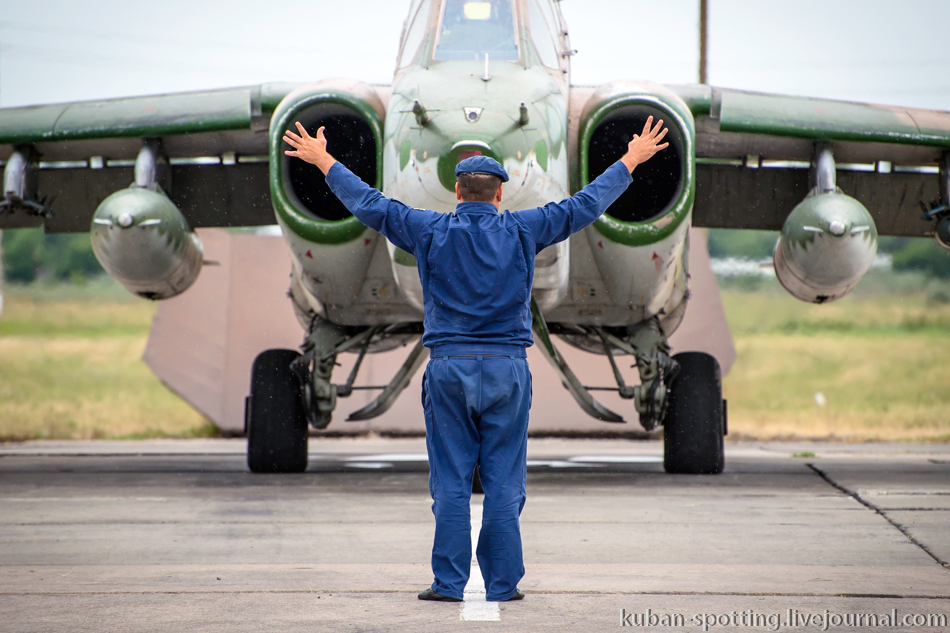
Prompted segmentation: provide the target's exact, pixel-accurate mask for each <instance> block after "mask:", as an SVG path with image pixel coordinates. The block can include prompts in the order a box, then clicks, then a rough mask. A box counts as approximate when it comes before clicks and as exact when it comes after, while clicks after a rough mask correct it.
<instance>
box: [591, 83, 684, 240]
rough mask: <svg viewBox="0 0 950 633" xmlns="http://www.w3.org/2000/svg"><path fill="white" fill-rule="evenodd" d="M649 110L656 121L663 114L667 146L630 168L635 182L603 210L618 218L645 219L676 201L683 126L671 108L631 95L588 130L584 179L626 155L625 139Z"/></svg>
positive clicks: (638, 129) (640, 125) (679, 187)
mask: <svg viewBox="0 0 950 633" xmlns="http://www.w3.org/2000/svg"><path fill="white" fill-rule="evenodd" d="M650 116H652V117H653V120H654V122H657V121H659V120H660V119H663V122H664V125H665V126H666V127H667V128H668V129H669V132H668V133H667V135H666V138H665V139H664V140H665V141H666V142H668V143H669V144H670V146H669V147H668V148H666V149H665V150H663V151H662V152H660V153H659V154H657V155H656V156H654V157H653V158H651V159H650V160H649V161H647V162H646V163H643V164H642V165H639V166H638V167H637V168H636V169H635V170H634V171H633V183H632V184H631V185H630V187H628V188H627V190H626V191H625V192H624V193H623V195H621V196H620V198H619V199H618V200H617V201H616V202H614V203H613V204H612V205H611V206H610V208H609V209H608V210H607V215H609V216H611V217H612V218H614V219H616V220H619V221H621V222H649V221H650V220H654V219H656V218H658V217H661V216H663V215H664V214H666V213H667V212H669V211H670V210H671V209H672V208H673V207H674V206H675V205H676V203H677V201H679V199H680V196H681V195H682V193H683V189H684V187H685V184H686V183H685V180H686V179H685V177H684V172H685V171H686V168H687V166H686V160H685V154H686V147H685V143H684V131H683V130H682V129H681V128H680V126H679V124H678V123H677V121H676V120H675V119H674V118H673V117H672V116H670V113H669V112H665V111H664V110H662V109H660V108H659V107H657V106H656V105H654V104H652V103H644V102H638V101H636V100H631V102H629V103H626V104H624V105H620V106H619V107H616V108H615V109H613V110H611V111H610V112H609V113H607V114H606V115H605V116H603V117H602V118H600V119H599V120H598V121H597V122H596V123H595V124H594V126H593V130H592V132H591V134H590V141H589V143H588V145H587V156H588V164H587V174H588V181H592V180H594V178H596V177H597V176H599V175H600V174H602V173H603V172H604V171H606V170H607V168H608V167H610V166H611V165H612V164H614V163H615V162H616V161H617V160H618V159H619V158H620V157H621V156H623V155H624V153H625V152H626V151H627V144H628V143H630V141H631V140H633V136H634V134H639V133H640V132H641V131H642V130H643V125H644V123H646V120H647V118H648V117H650Z"/></svg>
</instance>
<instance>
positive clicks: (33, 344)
mask: <svg viewBox="0 0 950 633" xmlns="http://www.w3.org/2000/svg"><path fill="white" fill-rule="evenodd" d="M935 283H936V282H926V281H924V280H923V279H922V278H920V277H918V276H914V275H893V274H890V273H886V274H885V273H877V274H874V273H872V275H870V276H869V279H866V280H865V281H863V282H862V284H861V286H859V289H858V291H857V292H855V294H854V295H853V296H850V297H847V298H845V299H843V300H842V301H839V302H836V303H834V304H831V305H825V306H813V305H808V304H804V303H801V302H799V301H797V300H795V299H793V298H791V297H790V296H788V295H787V294H786V293H785V292H784V291H783V290H782V289H781V288H780V287H778V284H777V282H775V281H774V280H764V281H759V282H755V283H753V284H750V283H747V282H741V283H724V284H723V290H722V298H723V303H724V305H725V307H726V313H727V316H728V318H729V322H730V325H731V327H732V330H733V336H734V337H735V341H736V348H737V350H738V359H737V361H736V363H735V365H734V366H733V368H732V371H731V373H730V374H729V375H728V376H727V377H726V379H725V381H724V389H725V396H726V397H727V398H728V400H729V430H730V439H733V440H737V439H751V438H758V439H782V438H788V439H792V438H814V439H819V438H820V439H830V438H837V439H841V440H848V441H856V440H895V441H950V362H948V350H950V304H948V303H945V302H941V301H939V300H934V299H933V297H938V298H939V297H941V296H945V294H946V293H945V290H946V288H945V287H944V286H946V285H947V284H944V285H942V286H941V285H939V284H937V285H936V287H935ZM941 293H943V294H941ZM4 299H5V306H4V311H3V314H2V315H0V439H5V440H11V439H26V438H144V437H203V436H209V435H215V434H216V433H217V432H216V430H215V429H214V427H213V426H212V425H210V424H209V423H208V422H207V421H206V420H205V419H204V418H202V416H201V415H200V414H198V413H196V412H195V411H194V410H193V409H191V408H190V407H189V406H188V405H187V404H185V403H184V402H182V401H181V400H180V399H179V398H178V397H177V396H175V395H174V394H172V393H171V392H169V391H168V390H167V389H166V388H165V387H164V386H163V385H162V384H161V383H160V382H159V381H158V380H157V379H156V378H155V377H154V376H153V375H152V373H151V372H150V371H149V370H148V368H147V367H146V366H145V364H144V363H143V362H142V360H141V356H142V351H143V349H144V347H145V341H146V337H147V335H148V330H149V327H150V324H151V319H152V316H153V315H154V312H155V309H156V306H155V304H152V303H148V302H143V301H140V300H138V299H135V298H133V297H131V296H130V295H128V293H126V292H125V291H124V290H122V289H121V287H119V286H118V285H117V284H115V283H114V282H111V281H110V280H108V279H99V280H96V281H95V282H93V283H91V284H88V285H86V286H70V285H56V286H43V285H33V286H28V287H16V286H13V287H11V286H7V288H6V291H5V296H4Z"/></svg>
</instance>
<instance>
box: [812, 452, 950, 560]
mask: <svg viewBox="0 0 950 633" xmlns="http://www.w3.org/2000/svg"><path fill="white" fill-rule="evenodd" d="M806 466H808V467H809V468H810V469H811V470H812V472H814V473H815V474H816V475H818V476H819V477H821V478H822V479H824V480H825V482H826V483H827V484H828V485H829V486H831V487H833V488H836V489H838V490H840V491H841V492H843V493H844V494H846V495H848V496H849V497H851V498H852V499H854V500H855V501H857V502H858V503H860V504H861V505H863V506H864V507H865V508H867V509H868V510H871V511H873V512H875V513H876V514H878V515H879V516H880V517H881V518H883V519H884V520H885V521H887V522H888V523H890V524H891V525H892V526H894V527H895V528H897V530H898V531H900V533H901V534H903V535H904V536H905V537H907V540H909V541H910V542H911V543H913V544H914V545H916V546H917V547H919V548H920V549H921V550H923V552H924V553H925V554H927V556H930V558H932V559H934V560H935V561H936V562H937V564H938V565H940V566H941V567H943V568H944V569H947V570H950V562H947V561H945V560H943V559H942V558H940V557H939V556H937V554H935V553H934V552H933V551H932V550H931V549H930V548H929V547H927V546H926V545H924V544H923V543H921V542H920V541H918V540H917V539H916V538H914V536H913V535H912V534H911V533H910V530H908V529H907V528H906V527H904V526H903V525H901V524H900V523H898V522H897V521H895V520H894V519H892V518H891V517H889V516H887V513H886V512H884V510H882V509H881V508H879V507H877V506H876V505H874V504H873V503H871V502H870V501H866V500H865V499H863V498H862V497H861V495H859V494H858V493H857V492H854V491H853V490H848V489H847V488H845V487H844V486H842V485H841V484H839V483H838V482H836V481H835V480H834V479H832V478H831V477H830V476H829V475H828V474H827V473H826V472H825V471H823V470H822V469H820V468H818V467H817V466H815V465H814V464H806Z"/></svg>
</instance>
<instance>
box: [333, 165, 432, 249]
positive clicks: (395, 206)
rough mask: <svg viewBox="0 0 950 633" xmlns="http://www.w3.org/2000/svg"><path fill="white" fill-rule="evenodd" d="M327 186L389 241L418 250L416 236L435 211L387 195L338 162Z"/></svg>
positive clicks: (347, 206) (358, 217)
mask: <svg viewBox="0 0 950 633" xmlns="http://www.w3.org/2000/svg"><path fill="white" fill-rule="evenodd" d="M327 185H328V186H329V187H330V191H332V192H333V193H334V194H336V197H337V198H339V199H340V202H342V203H343V205H344V206H345V207H346V208H347V209H348V210H349V211H350V213H352V214H353V215H355V216H356V218H357V219H358V220H359V221H360V222H362V223H363V224H365V225H366V226H368V227H369V228H371V229H373V230H374V231H379V232H380V233H382V234H383V235H385V236H386V238H387V239H389V241H390V242H392V243H393V244H395V245H396V246H398V247H399V248H401V249H403V250H404V251H408V252H410V253H414V252H415V246H416V239H417V238H418V236H419V233H420V231H421V230H422V228H423V227H424V226H425V224H426V222H427V221H428V220H430V219H431V217H432V215H433V214H434V213H435V212H434V211H422V210H420V209H413V208H412V207H409V206H406V205H405V204H403V203H401V202H399V201H398V200H393V199H392V198H387V197H386V196H384V195H383V194H382V193H380V192H379V191H378V190H377V189H374V188H373V187H370V186H369V185H367V184H366V183H365V182H363V181H362V180H360V178H359V176H357V175H356V174H354V173H353V172H351V171H350V170H349V169H347V168H346V166H345V165H344V164H343V163H340V162H337V163H335V164H334V165H333V167H331V168H330V171H329V173H327Z"/></svg>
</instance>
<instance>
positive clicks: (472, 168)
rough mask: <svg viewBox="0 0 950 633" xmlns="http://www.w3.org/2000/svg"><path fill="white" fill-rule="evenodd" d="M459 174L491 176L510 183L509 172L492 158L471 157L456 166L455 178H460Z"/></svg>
mask: <svg viewBox="0 0 950 633" xmlns="http://www.w3.org/2000/svg"><path fill="white" fill-rule="evenodd" d="M459 174H491V175H492V176H498V177H499V178H501V181H502V182H508V172H507V171H505V168H504V167H502V166H501V163H499V162H498V161H497V160H495V159H494V158H491V157H490V156H471V157H469V158H466V159H465V160H463V161H460V162H459V164H458V165H456V166H455V177H456V178H458V175H459Z"/></svg>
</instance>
